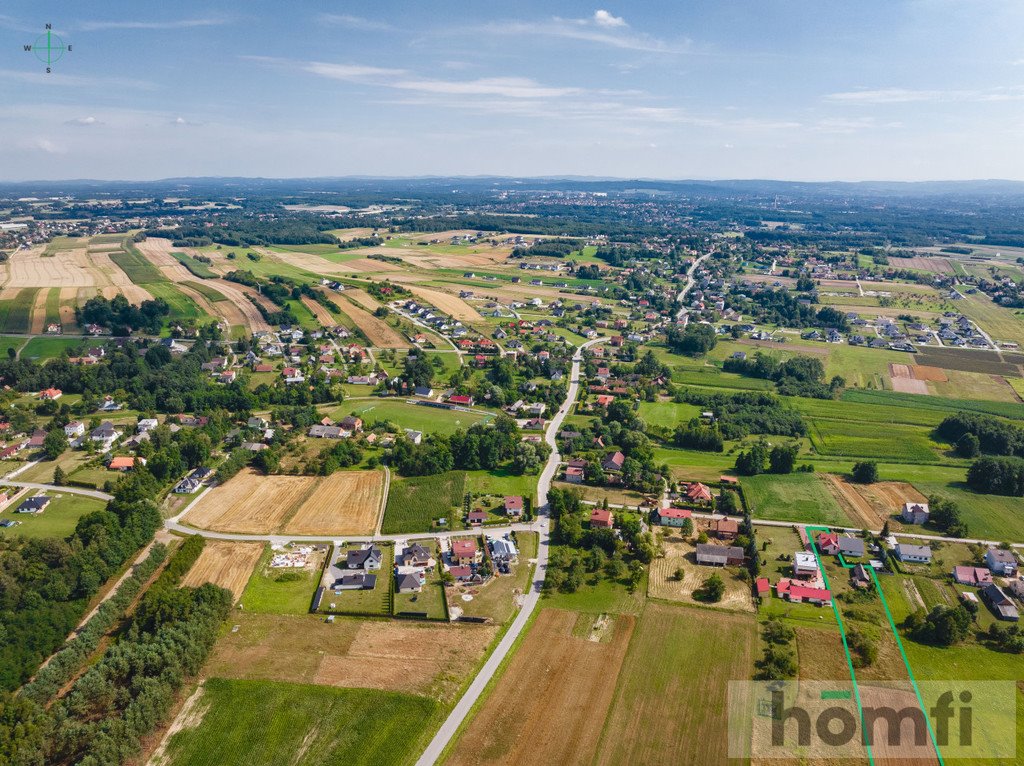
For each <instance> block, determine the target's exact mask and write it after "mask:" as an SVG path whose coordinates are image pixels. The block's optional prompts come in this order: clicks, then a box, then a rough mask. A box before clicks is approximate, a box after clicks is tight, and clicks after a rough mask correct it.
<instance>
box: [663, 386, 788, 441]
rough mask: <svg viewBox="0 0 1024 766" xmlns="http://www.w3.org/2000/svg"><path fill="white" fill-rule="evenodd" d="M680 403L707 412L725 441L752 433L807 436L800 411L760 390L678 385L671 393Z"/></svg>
mask: <svg viewBox="0 0 1024 766" xmlns="http://www.w3.org/2000/svg"><path fill="white" fill-rule="evenodd" d="M673 399H674V401H676V402H679V403H685V404H693V405H696V406H697V407H700V408H701V409H702V410H707V411H710V412H712V413H713V414H714V417H715V427H716V428H717V429H718V432H719V433H720V434H721V435H722V438H723V439H725V440H727V441H732V440H738V439H742V438H744V437H745V436H750V435H751V434H764V435H771V436H789V437H792V438H795V439H796V438H800V437H802V436H806V435H807V424H806V423H805V422H804V420H803V418H802V417H801V416H800V413H799V412H797V411H796V410H793V409H791V408H789V407H787V406H786V405H785V404H784V403H783V401H782V400H781V399H779V397H777V396H775V395H774V394H771V393H767V392H763V391H741V392H737V393H732V394H724V393H723V394H718V393H706V392H704V391H700V390H698V389H696V388H680V389H679V390H677V391H676V392H675V393H674V394H673Z"/></svg>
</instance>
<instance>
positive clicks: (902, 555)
mask: <svg viewBox="0 0 1024 766" xmlns="http://www.w3.org/2000/svg"><path fill="white" fill-rule="evenodd" d="M894 551H895V553H896V558H898V559H899V560H900V561H903V562H905V563H907V564H930V563H931V560H932V549H931V548H930V547H928V546H927V545H908V544H907V543H897V544H896V547H895V548H894Z"/></svg>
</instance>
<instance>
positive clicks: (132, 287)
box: [89, 253, 153, 303]
mask: <svg viewBox="0 0 1024 766" xmlns="http://www.w3.org/2000/svg"><path fill="white" fill-rule="evenodd" d="M89 258H90V259H91V260H92V262H93V264H94V266H95V270H94V275H95V276H96V282H95V284H96V286H97V287H99V288H101V292H102V293H103V296H104V297H105V298H113V297H114V296H116V295H117V294H118V293H122V294H123V295H124V297H125V298H127V299H128V300H129V302H131V303H142V301H148V300H152V298H153V296H152V295H151V294H150V293H149V292H148V291H147V290H146V289H145V288H143V287H140V286H139V285H136V284H135V283H134V282H132V281H131V279H129V278H128V275H127V274H125V273H124V271H122V270H121V268H120V267H119V266H118V265H117V264H116V263H114V262H113V261H112V260H111V259H110V256H109V255H108V254H106V253H92V254H90V256H89Z"/></svg>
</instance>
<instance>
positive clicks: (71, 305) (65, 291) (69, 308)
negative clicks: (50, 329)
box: [60, 287, 88, 332]
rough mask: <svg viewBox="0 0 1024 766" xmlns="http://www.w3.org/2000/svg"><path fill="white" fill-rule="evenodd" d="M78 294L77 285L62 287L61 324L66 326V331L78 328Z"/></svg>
mask: <svg viewBox="0 0 1024 766" xmlns="http://www.w3.org/2000/svg"><path fill="white" fill-rule="evenodd" d="M78 295H79V288H77V287H62V288H60V324H61V327H63V328H64V332H73V331H74V330H76V329H77V328H78V325H77V323H76V322H75V305H76V304H77V303H78V301H79V297H78ZM87 300H88V299H87ZM83 302H84V301H83Z"/></svg>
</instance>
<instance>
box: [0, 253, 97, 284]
mask: <svg viewBox="0 0 1024 766" xmlns="http://www.w3.org/2000/svg"><path fill="white" fill-rule="evenodd" d="M91 266H92V264H91V262H90V256H89V253H88V252H87V251H86V249H85V248H84V247H80V248H75V249H73V250H61V251H59V252H57V253H56V254H54V255H52V256H44V255H43V250H42V248H39V247H33V248H29V249H28V250H19V251H18V252H16V253H14V254H12V255H11V257H10V260H9V261H8V264H7V267H8V270H9V279H8V280H7V283H6V285H5V287H89V286H92V285H94V284H96V279H95V275H94V274H93V273H92V268H91Z"/></svg>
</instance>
